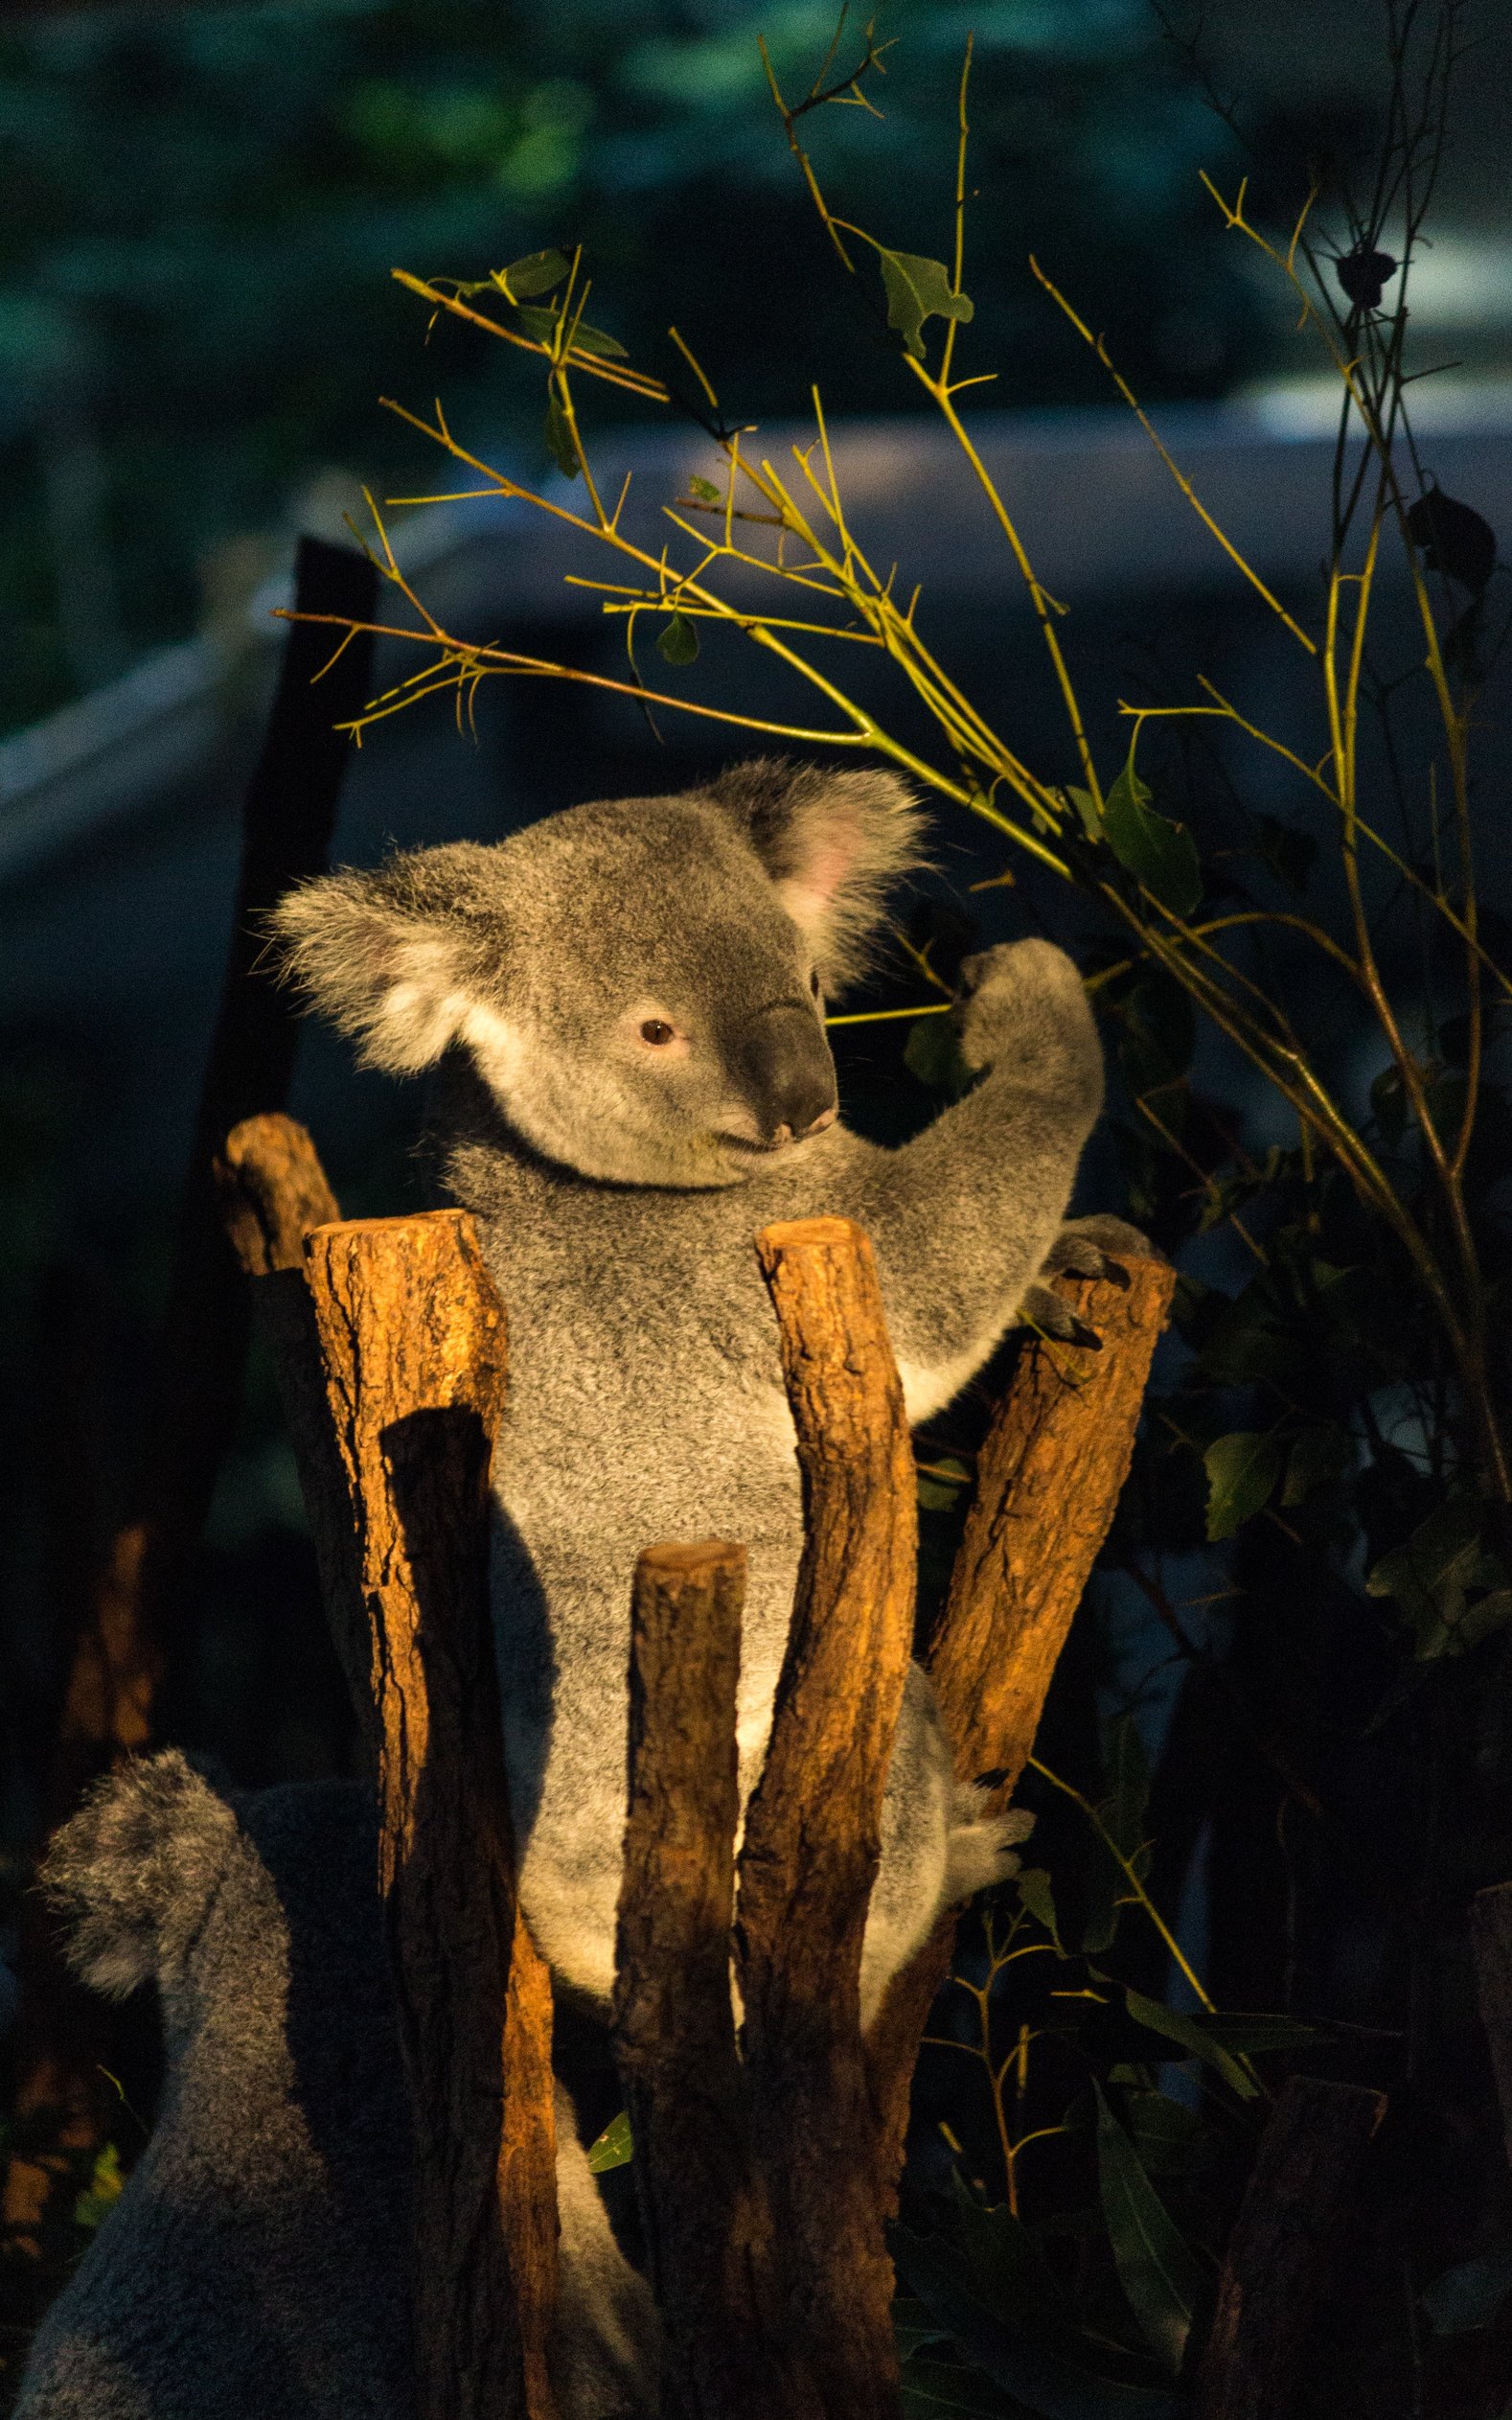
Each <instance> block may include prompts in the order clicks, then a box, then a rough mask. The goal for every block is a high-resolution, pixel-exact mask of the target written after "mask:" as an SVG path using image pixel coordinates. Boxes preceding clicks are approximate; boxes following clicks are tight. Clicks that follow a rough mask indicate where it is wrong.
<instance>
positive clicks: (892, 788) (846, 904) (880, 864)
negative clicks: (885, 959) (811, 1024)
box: [708, 756, 927, 992]
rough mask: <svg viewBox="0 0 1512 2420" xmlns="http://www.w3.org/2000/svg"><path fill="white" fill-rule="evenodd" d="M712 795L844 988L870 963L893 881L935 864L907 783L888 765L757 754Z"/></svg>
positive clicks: (723, 778) (828, 979)
mask: <svg viewBox="0 0 1512 2420" xmlns="http://www.w3.org/2000/svg"><path fill="white" fill-rule="evenodd" d="M708 795H709V797H710V798H711V800H712V801H713V803H714V804H715V805H716V806H717V807H719V808H720V809H721V810H722V812H723V813H724V814H725V815H727V816H729V817H730V818H731V819H732V820H733V821H734V822H736V823H738V824H739V825H740V827H741V828H742V830H743V831H744V832H745V834H746V836H747V837H748V839H749V840H750V841H751V842H752V843H753V845H754V847H755V850H756V854H757V856H758V857H759V858H760V859H761V861H762V864H764V865H765V866H766V868H767V873H768V874H769V875H770V876H771V879H772V881H773V883H774V884H775V885H776V887H777V890H778V893H779V895H780V896H781V899H782V903H783V906H784V907H785V908H786V909H787V910H788V913H789V914H790V916H791V918H792V920H793V922H794V924H795V925H797V927H798V929H799V931H800V932H801V933H804V934H805V936H806V937H807V939H808V941H809V944H810V947H811V948H812V949H813V954H814V958H815V960H816V962H817V965H818V968H819V972H820V975H821V977H822V979H823V982H824V987H825V989H826V991H829V992H838V991H843V990H844V988H845V987H846V985H847V984H849V983H853V982H855V981H856V980H857V978H858V977H859V976H860V975H862V974H864V973H865V971H866V968H867V966H868V965H869V963H870V962H871V958H872V956H873V955H874V946H875V940H876V934H877V931H878V927H879V925H880V924H881V922H882V915H883V912H884V910H885V908H886V902H887V894H888V892H889V890H890V889H891V887H892V886H893V885H894V884H895V883H896V882H897V881H898V880H899V878H900V876H902V875H904V874H906V873H908V872H910V871H912V870H913V869H914V868H916V867H918V866H920V865H923V864H926V863H927V860H926V858H925V855H924V850H923V841H924V833H925V818H924V813H923V810H922V809H921V807H920V805H919V802H918V800H917V798H916V797H915V795H914V793H913V792H912V790H911V789H910V788H909V786H908V784H907V783H906V782H905V781H904V780H903V779H902V778H901V776H900V775H899V774H897V773H894V772H887V771H886V770H885V769H884V768H883V767H882V766H880V765H875V766H874V765H866V766H857V767H855V768H854V769H851V768H847V769H845V770H843V771H840V772H832V771H831V770H830V769H829V768H828V767H827V766H820V765H795V764H792V763H791V762H790V761H789V760H788V759H786V758H784V757H771V756H759V757H754V758H752V759H750V760H749V761H748V762H747V763H745V764H744V765H732V766H731V767H730V769H729V771H728V772H723V773H722V774H721V775H720V777H719V779H718V780H717V781H715V782H713V783H711V784H710V787H709V791H708Z"/></svg>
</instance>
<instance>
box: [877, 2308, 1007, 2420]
mask: <svg viewBox="0 0 1512 2420" xmlns="http://www.w3.org/2000/svg"><path fill="white" fill-rule="evenodd" d="M935 2340H936V2341H937V2340H938V2331H937V2330H936V2332H935ZM901 2384H902V2387H903V2394H902V2404H903V2413H904V2420H934V2416H935V2414H936V2413H937V2412H951V2411H969V2412H972V2413H984V2414H986V2416H987V2420H1018V2415H1019V2413H1020V2412H1021V2411H1022V2409H1023V2406H1022V2405H1021V2404H1019V2403H1015V2402H1013V2401H1011V2400H1010V2398H1009V2397H1008V2396H1006V2395H1005V2394H1004V2393H1003V2390H1002V2388H1001V2387H1000V2386H995V2385H993V2382H992V2380H991V2379H990V2378H988V2377H987V2376H986V2375H985V2374H984V2373H983V2372H982V2371H981V2370H979V2369H960V2368H958V2367H957V2366H956V2365H955V2363H954V2362H921V2361H910V2362H905V2363H904V2368H903V2376H902V2381H901Z"/></svg>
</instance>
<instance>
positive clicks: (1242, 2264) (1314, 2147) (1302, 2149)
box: [1195, 2076, 1386, 2420]
mask: <svg viewBox="0 0 1512 2420" xmlns="http://www.w3.org/2000/svg"><path fill="white" fill-rule="evenodd" d="M1385 2112H1386V2095H1385V2093H1383V2092H1371V2091H1368V2090H1367V2089H1366V2088H1365V2087H1364V2086H1362V2085H1358V2084H1331V2083H1327V2082H1325V2081H1324V2080H1323V2079H1321V2078H1319V2077H1317V2076H1293V2077H1291V2078H1290V2080H1289V2081H1288V2082H1287V2083H1286V2084H1284V2085H1283V2086H1282V2087H1281V2091H1280V2093H1279V2095H1278V2096H1277V2099H1276V2104H1275V2108H1274V2109H1272V2111H1271V2119H1270V2123H1269V2124H1268V2125H1267V2127H1266V2131H1265V2132H1264V2134H1263V2135H1262V2137H1261V2140H1260V2151H1259V2155H1258V2157H1257V2158H1256V2160H1255V2164H1254V2169H1253V2171H1252V2173H1251V2175H1250V2178H1249V2184H1248V2186H1247V2187H1246V2190H1245V2198H1244V2201H1243V2202H1242V2203H1241V2205H1240V2211H1239V2216H1238V2219H1237V2220H1236V2222H1235V2224H1234V2231H1233V2234H1232V2236H1231V2237H1230V2239H1229V2244H1228V2250H1227V2254H1226V2258H1225V2261H1224V2273H1223V2277H1222V2279H1221V2281H1220V2284H1219V2289H1218V2309H1217V2312H1216V2314H1215V2315H1214V2318H1213V2325H1212V2332H1211V2334H1210V2335H1209V2337H1208V2339H1207V2347H1206V2350H1205V2352H1204V2353H1203V2366H1202V2372H1201V2375H1200V2377H1199V2380H1198V2386H1197V2400H1196V2406H1195V2410H1196V2420H1288V2415H1289V2414H1290V2413H1291V2411H1292V2410H1293V2408H1294V2398H1295V2394H1296V2390H1297V2387H1298V2385H1299V2384H1300V2381H1301V2374H1302V2368H1303V2365H1304V2363H1305V2361H1306V2358H1307V2341H1308V2329H1309V2326H1310V2324H1311V2321H1312V2318H1313V2316H1314V2313H1315V2312H1316V2310H1317V2302H1318V2298H1319V2295H1320V2293H1321V2292H1322V2288H1323V2285H1324V2283H1325V2281H1326V2278H1327V2274H1328V2261H1329V2255H1330V2252H1331V2249H1332V2245H1333V2239H1334V2237H1335V2235H1336V2233H1337V2231H1338V2228H1339V2225H1340V2221H1341V2219H1342V2218H1343V2215H1344V2212H1345V2210H1346V2208H1347V2204H1348V2197H1349V2193H1350V2190H1351V2187H1352V2186H1353V2183H1354V2179H1355V2175H1356V2172H1357V2170H1358V2168H1359V2165H1360V2161H1361V2158H1362V2157H1363V2154H1364V2151H1365V2148H1366V2146H1367V2145H1368V2143H1369V2141H1370V2138H1371V2136H1372V2135H1373V2134H1374V2132H1375V2131H1376V2128H1377V2127H1378V2126H1379V2125H1380V2123H1381V2120H1382V2117H1383V2116H1384V2114H1385Z"/></svg>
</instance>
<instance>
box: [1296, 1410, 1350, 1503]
mask: <svg viewBox="0 0 1512 2420" xmlns="http://www.w3.org/2000/svg"><path fill="white" fill-rule="evenodd" d="M1354 1466H1355V1448H1354V1440H1353V1439H1352V1438H1350V1436H1349V1435H1348V1434H1347V1432H1346V1431H1345V1430H1343V1429H1341V1428H1305V1429H1303V1431H1302V1433H1301V1435H1300V1436H1299V1437H1296V1438H1294V1439H1293V1440H1292V1450H1291V1452H1290V1454H1289V1455H1288V1456H1287V1462H1286V1479H1285V1482H1284V1484H1283V1486H1282V1488H1281V1502H1282V1504H1283V1506H1285V1507H1287V1508H1288V1509H1290V1507H1291V1506H1293V1505H1295V1504H1305V1503H1306V1501H1307V1498H1308V1497H1309V1496H1310V1495H1313V1494H1314V1493H1316V1491H1317V1488H1319V1487H1335V1486H1337V1484H1338V1482H1339V1481H1340V1479H1347V1478H1348V1476H1349V1474H1350V1472H1351V1471H1352V1470H1353V1469H1354Z"/></svg>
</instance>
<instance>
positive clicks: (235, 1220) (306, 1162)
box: [214, 1110, 341, 1278]
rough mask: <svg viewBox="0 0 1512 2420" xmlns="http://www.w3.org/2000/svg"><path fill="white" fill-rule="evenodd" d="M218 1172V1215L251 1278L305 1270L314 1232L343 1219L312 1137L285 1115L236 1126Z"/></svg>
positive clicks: (247, 1120)
mask: <svg viewBox="0 0 1512 2420" xmlns="http://www.w3.org/2000/svg"><path fill="white" fill-rule="evenodd" d="M214 1166H215V1180H216V1191H217V1193H218V1197H219V1201H220V1215H221V1218H222V1220H223V1222H224V1225H225V1230H226V1234H227V1237H228V1238H229V1241H230V1244H231V1249H232V1251H233V1252H234V1253H235V1254H236V1256H237V1260H238V1263H239V1265H240V1267H241V1271H242V1273H243V1275H244V1276H246V1277H249V1278H267V1277H272V1276H273V1275H275V1273H276V1272H277V1271H279V1270H280V1269H299V1270H303V1268H304V1265H305V1237H306V1236H307V1235H308V1234H309V1231H310V1229H311V1228H312V1227H329V1226H331V1225H332V1223H333V1222H334V1221H336V1220H338V1219H339V1218H340V1216H341V1210H340V1206H339V1204H338V1203H337V1201H336V1197H335V1195H334V1194H333V1193H332V1189H331V1187H330V1184H329V1182H328V1180H327V1177H326V1171H325V1169H324V1168H323V1167H322V1166H321V1164H320V1161H319V1158H318V1157H317V1155H316V1151H315V1146H314V1144H313V1143H312V1142H311V1141H310V1139H309V1133H308V1131H307V1129H306V1128H305V1127H303V1126H302V1125H301V1124H300V1123H299V1121H298V1119H297V1118H286V1116H285V1115H284V1113H283V1111H282V1110H275V1111H272V1112H270V1113H269V1114H267V1115H266V1116H263V1117H258V1118H242V1119H241V1122H240V1124H238V1125H235V1126H233V1127H232V1129H231V1132H230V1133H229V1134H228V1135H227V1137H226V1139H225V1141H224V1143H223V1144H222V1145H221V1148H220V1150H219V1151H218V1154H217V1155H216V1159H215V1164H214Z"/></svg>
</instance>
